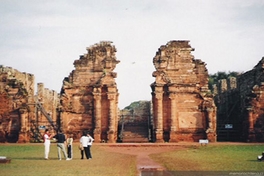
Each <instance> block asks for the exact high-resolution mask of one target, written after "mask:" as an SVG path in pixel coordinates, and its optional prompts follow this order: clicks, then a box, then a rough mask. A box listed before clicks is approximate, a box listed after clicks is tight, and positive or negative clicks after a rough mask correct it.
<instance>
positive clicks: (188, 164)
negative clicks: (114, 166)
mask: <svg viewBox="0 0 264 176" xmlns="http://www.w3.org/2000/svg"><path fill="white" fill-rule="evenodd" d="M262 151H264V145H219V146H210V145H209V146H201V147H189V148H187V149H183V150H177V151H173V152H166V153H162V154H153V155H151V158H152V159H153V160H155V161H157V162H159V163H162V165H163V166H165V167H166V168H167V169H168V170H169V171H238V172H240V171H264V162H263V161H262V162H260V161H258V160H257V156H258V155H261V154H262ZM262 174H263V175H264V172H262Z"/></svg>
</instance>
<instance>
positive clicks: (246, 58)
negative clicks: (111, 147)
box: [0, 0, 264, 109]
mask: <svg viewBox="0 0 264 176" xmlns="http://www.w3.org/2000/svg"><path fill="white" fill-rule="evenodd" d="M0 16H1V18H0V33H1V37H0V54H1V55H0V65H3V66H9V67H12V68H14V69H17V70H19V71H21V72H26V73H31V74H34V75H35V81H36V84H37V83H40V82H41V83H44V85H45V87H46V88H49V89H51V90H55V91H57V92H58V93H59V92H60V89H61V86H62V81H63V79H64V77H68V76H69V74H70V72H71V71H72V70H74V66H73V62H74V60H77V59H79V56H80V55H83V54H86V53H87V51H86V47H89V46H91V45H93V44H96V43H99V42H100V41H112V42H113V43H112V44H113V45H114V46H115V47H116V49H117V52H116V57H117V60H120V63H119V64H117V66H116V69H115V70H114V72H117V78H116V82H117V88H118V92H119V108H120V109H122V108H124V107H126V106H128V105H129V104H130V103H132V102H134V101H139V100H151V88H150V84H151V83H153V82H154V81H155V78H154V77H152V73H153V72H154V71H155V68H154V65H153V63H152V60H153V57H154V56H155V54H156V52H157V51H158V49H159V47H160V46H161V45H165V44H167V43H168V42H169V41H171V40H189V41H190V45H191V46H192V48H194V49H195V51H193V52H192V55H193V56H194V58H195V59H201V60H202V61H204V62H205V63H206V64H207V65H206V68H207V69H208V72H209V74H214V73H217V72H218V71H225V72H229V71H237V72H246V71H249V70H251V69H252V68H253V67H254V66H255V65H256V64H257V63H258V62H259V61H260V60H261V58H262V57H263V56H264V1H263V0H250V1H249V0H226V1H219V0H184V1H183V0H133V1H132V0H112V1H110V0H74V1H72V0H38V1H36V0H0Z"/></svg>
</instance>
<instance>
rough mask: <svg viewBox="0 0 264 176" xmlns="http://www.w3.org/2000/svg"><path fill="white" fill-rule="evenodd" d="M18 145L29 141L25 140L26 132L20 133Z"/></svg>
mask: <svg viewBox="0 0 264 176" xmlns="http://www.w3.org/2000/svg"><path fill="white" fill-rule="evenodd" d="M17 142H18V143H25V142H29V139H27V133H26V132H20V133H19V135H18V141H17Z"/></svg>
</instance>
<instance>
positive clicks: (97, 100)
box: [93, 88, 102, 142]
mask: <svg viewBox="0 0 264 176" xmlns="http://www.w3.org/2000/svg"><path fill="white" fill-rule="evenodd" d="M93 95H94V97H93V98H94V115H95V118H94V119H95V129H94V142H101V119H102V116H101V109H102V108H101V88H95V89H94V92H93Z"/></svg>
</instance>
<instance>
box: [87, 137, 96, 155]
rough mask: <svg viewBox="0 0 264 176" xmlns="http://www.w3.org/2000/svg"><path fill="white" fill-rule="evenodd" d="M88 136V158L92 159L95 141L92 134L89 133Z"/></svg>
mask: <svg viewBox="0 0 264 176" xmlns="http://www.w3.org/2000/svg"><path fill="white" fill-rule="evenodd" d="M87 136H88V138H89V139H88V146H87V147H88V151H87V152H88V159H92V154H91V147H92V144H93V141H94V138H92V136H91V135H90V134H89V133H87Z"/></svg>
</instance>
